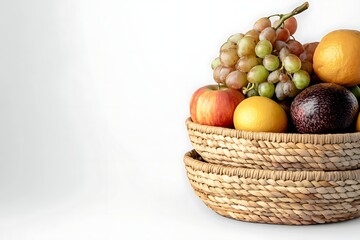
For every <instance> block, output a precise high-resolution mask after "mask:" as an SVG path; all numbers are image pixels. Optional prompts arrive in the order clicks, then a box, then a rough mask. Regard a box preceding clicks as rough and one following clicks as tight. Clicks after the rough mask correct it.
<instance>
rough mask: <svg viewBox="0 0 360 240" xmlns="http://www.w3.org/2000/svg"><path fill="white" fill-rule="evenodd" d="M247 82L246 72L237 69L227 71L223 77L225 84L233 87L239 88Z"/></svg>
mask: <svg viewBox="0 0 360 240" xmlns="http://www.w3.org/2000/svg"><path fill="white" fill-rule="evenodd" d="M247 83H248V81H247V79H246V73H243V72H240V71H238V70H235V71H232V72H231V73H229V75H227V77H226V79H225V85H226V86H228V87H229V88H233V89H241V88H242V87H245V86H246V84H247Z"/></svg>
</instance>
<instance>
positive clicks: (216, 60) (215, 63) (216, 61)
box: [211, 57, 221, 70]
mask: <svg viewBox="0 0 360 240" xmlns="http://www.w3.org/2000/svg"><path fill="white" fill-rule="evenodd" d="M220 64H221V62H220V58H219V57H217V58H215V59H214V60H213V61H212V62H211V68H212V70H214V69H215V68H216V67H217V66H219V65H220Z"/></svg>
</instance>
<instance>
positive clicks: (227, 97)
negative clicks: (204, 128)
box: [190, 85, 245, 128]
mask: <svg viewBox="0 0 360 240" xmlns="http://www.w3.org/2000/svg"><path fill="white" fill-rule="evenodd" d="M244 98H245V97H244V95H243V94H242V93H241V92H240V91H239V90H235V89H232V88H228V87H226V86H224V85H207V86H203V87H201V88H199V89H198V90H196V91H195V92H194V94H193V95H192V97H191V101H190V116H191V119H192V121H193V122H195V123H199V124H202V125H209V126H219V127H227V128H232V127H233V115H234V111H235V108H236V107H237V105H238V104H239V103H240V102H241V101H242V100H244Z"/></svg>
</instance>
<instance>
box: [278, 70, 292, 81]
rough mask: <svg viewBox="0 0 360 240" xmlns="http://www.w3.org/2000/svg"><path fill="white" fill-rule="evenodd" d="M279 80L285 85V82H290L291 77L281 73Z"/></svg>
mask: <svg viewBox="0 0 360 240" xmlns="http://www.w3.org/2000/svg"><path fill="white" fill-rule="evenodd" d="M279 80H280V82H283V83H284V82H287V81H289V80H290V77H289V75H287V74H286V73H283V72H280V76H279Z"/></svg>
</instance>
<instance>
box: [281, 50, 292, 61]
mask: <svg viewBox="0 0 360 240" xmlns="http://www.w3.org/2000/svg"><path fill="white" fill-rule="evenodd" d="M289 54H290V50H289V48H288V47H283V48H282V49H281V50H280V52H279V58H280V61H281V62H284V59H285V57H287V56H288V55H289Z"/></svg>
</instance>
